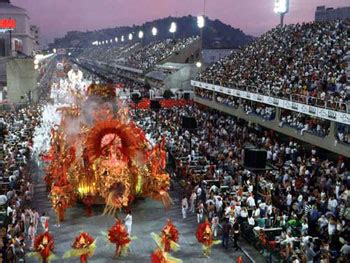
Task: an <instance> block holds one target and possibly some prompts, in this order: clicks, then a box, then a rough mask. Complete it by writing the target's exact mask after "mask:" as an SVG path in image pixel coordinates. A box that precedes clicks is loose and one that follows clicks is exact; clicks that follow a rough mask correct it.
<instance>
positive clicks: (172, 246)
mask: <svg viewBox="0 0 350 263" xmlns="http://www.w3.org/2000/svg"><path fill="white" fill-rule="evenodd" d="M151 235H152V237H153V239H154V241H155V242H156V243H157V245H158V247H160V248H161V249H162V250H164V251H165V252H170V251H171V250H173V251H177V250H179V248H180V246H179V245H178V244H177V242H178V241H179V231H178V230H177V228H176V227H175V226H174V224H173V222H172V221H171V220H170V219H168V221H167V223H166V225H165V226H164V227H163V229H162V231H161V233H160V235H157V234H155V233H153V232H152V233H151Z"/></svg>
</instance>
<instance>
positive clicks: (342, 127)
mask: <svg viewBox="0 0 350 263" xmlns="http://www.w3.org/2000/svg"><path fill="white" fill-rule="evenodd" d="M337 125H338V130H337V139H338V140H339V141H340V142H342V143H347V144H350V126H349V125H346V124H341V123H338V124H337Z"/></svg>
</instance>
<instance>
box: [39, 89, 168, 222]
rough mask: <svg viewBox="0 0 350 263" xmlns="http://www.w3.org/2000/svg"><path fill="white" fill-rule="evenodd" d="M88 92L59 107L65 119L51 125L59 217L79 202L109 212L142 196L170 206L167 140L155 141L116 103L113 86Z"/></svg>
mask: <svg viewBox="0 0 350 263" xmlns="http://www.w3.org/2000/svg"><path fill="white" fill-rule="evenodd" d="M85 93H86V94H82V93H80V92H77V93H76V94H75V95H74V96H75V98H74V99H73V101H74V102H75V103H74V104H72V105H68V106H64V107H58V108H57V109H56V111H57V112H59V113H60V116H61V121H60V123H59V125H55V127H53V128H52V129H51V142H50V149H49V150H48V151H47V152H46V153H45V154H42V159H43V160H44V161H47V162H48V165H47V170H46V176H45V178H44V180H45V181H46V183H47V185H48V189H49V190H50V198H51V202H52V205H53V208H54V209H55V211H56V213H57V216H58V220H59V221H62V220H63V219H64V213H65V210H66V209H67V208H69V207H71V206H73V205H75V203H76V201H79V200H80V201H81V202H83V203H84V204H85V205H86V208H87V210H89V209H90V207H91V205H93V204H96V203H103V204H105V210H104V212H105V213H107V214H114V213H115V212H116V211H117V210H119V209H121V208H123V207H128V206H129V205H130V204H131V202H133V200H135V199H136V198H138V197H150V198H152V199H155V200H159V201H162V202H163V203H164V205H165V207H169V206H170V204H171V199H170V197H169V195H168V193H167V191H168V188H169V184H170V177H169V175H168V174H167V173H166V172H165V164H166V160H165V159H166V153H165V149H164V141H162V142H160V143H159V144H156V145H154V146H152V145H151V143H150V142H149V141H148V140H147V139H146V136H145V133H144V132H143V131H142V129H140V128H139V127H138V126H137V125H136V124H135V123H134V122H133V121H131V120H130V119H129V116H128V108H127V107H126V106H125V105H123V103H122V102H119V103H118V102H117V101H116V96H115V88H114V87H113V86H112V85H108V84H91V85H90V86H89V87H88V88H87V89H86V91H85ZM88 214H89V212H88Z"/></svg>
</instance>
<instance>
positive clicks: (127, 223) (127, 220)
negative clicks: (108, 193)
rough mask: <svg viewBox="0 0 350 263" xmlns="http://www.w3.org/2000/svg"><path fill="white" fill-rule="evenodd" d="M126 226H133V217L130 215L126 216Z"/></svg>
mask: <svg viewBox="0 0 350 263" xmlns="http://www.w3.org/2000/svg"><path fill="white" fill-rule="evenodd" d="M124 224H125V225H128V226H131V225H132V215H130V214H127V215H126V217H125V219H124Z"/></svg>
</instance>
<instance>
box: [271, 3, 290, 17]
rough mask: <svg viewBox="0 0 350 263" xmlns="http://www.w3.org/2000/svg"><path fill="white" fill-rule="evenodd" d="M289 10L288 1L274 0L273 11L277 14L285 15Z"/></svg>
mask: <svg viewBox="0 0 350 263" xmlns="http://www.w3.org/2000/svg"><path fill="white" fill-rule="evenodd" d="M288 9H289V0H275V8H274V11H275V13H277V14H286V13H288Z"/></svg>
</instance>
